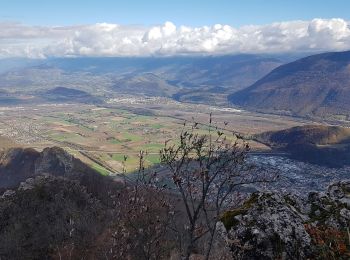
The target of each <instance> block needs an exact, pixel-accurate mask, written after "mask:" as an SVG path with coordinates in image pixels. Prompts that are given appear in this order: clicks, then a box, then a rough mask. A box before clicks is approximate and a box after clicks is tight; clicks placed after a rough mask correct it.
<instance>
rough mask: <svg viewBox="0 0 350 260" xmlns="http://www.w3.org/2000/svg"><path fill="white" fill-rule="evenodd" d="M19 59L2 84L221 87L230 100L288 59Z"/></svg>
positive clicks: (194, 92) (162, 90) (153, 91)
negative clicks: (20, 60)
mask: <svg viewBox="0 0 350 260" xmlns="http://www.w3.org/2000/svg"><path fill="white" fill-rule="evenodd" d="M1 62H2V61H1V60H0V65H1ZM3 62H4V63H5V64H8V63H9V61H3ZM18 62H19V61H17V62H16V66H13V67H10V68H9V69H8V70H2V71H1V70H0V90H1V89H3V90H8V91H17V92H26V93H31V94H33V93H34V95H35V93H36V92H37V91H43V90H48V89H53V88H56V87H58V86H65V87H67V88H74V89H79V90H82V91H86V92H87V93H89V94H91V95H92V96H99V95H100V96H104V95H108V96H110V95H118V94H131V95H134V94H139V95H148V96H161V97H170V98H172V97H174V98H175V99H177V100H180V101H186V102H196V103H197V102H199V103H212V104H213V103H215V102H216V96H217V95H216V93H217V92H215V90H216V89H217V88H221V89H222V95H221V96H224V97H221V96H220V100H224V102H225V104H226V103H227V95H228V94H230V93H232V92H234V91H237V90H240V89H242V88H245V87H247V86H249V85H250V84H252V83H254V82H255V81H256V80H258V79H259V78H261V77H262V76H264V75H266V74H267V73H269V72H270V71H271V70H272V69H274V68H276V67H277V66H279V65H281V64H283V63H284V59H283V57H281V58H279V57H271V56H267V55H228V56H183V57H134V58H133V57H124V58H123V57H110V58H106V57H85V58H81V57H80V58H49V59H47V60H41V61H39V60H38V61H35V62H32V63H28V62H26V63H25V64H24V65H23V66H20V65H19V64H17V63H18ZM24 62H25V61H24ZM5 64H4V66H5ZM1 72H2V73H1ZM198 90H201V91H198Z"/></svg>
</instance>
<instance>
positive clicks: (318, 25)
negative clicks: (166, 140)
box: [0, 19, 350, 58]
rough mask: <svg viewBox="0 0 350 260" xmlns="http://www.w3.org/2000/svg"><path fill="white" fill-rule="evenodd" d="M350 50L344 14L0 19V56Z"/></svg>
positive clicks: (37, 56)
mask: <svg viewBox="0 0 350 260" xmlns="http://www.w3.org/2000/svg"><path fill="white" fill-rule="evenodd" d="M347 49H350V26H349V22H348V21H345V20H343V19H314V20H312V21H290V22H280V23H273V24H268V25H249V26H242V27H240V28H235V27H232V26H229V25H222V24H215V25H213V26H203V27H188V26H176V25H174V24H173V23H171V22H166V23H164V24H163V25H159V26H153V27H150V28H147V27H142V26H125V25H118V24H108V23H98V24H93V25H79V26H64V27H45V26H27V25H23V24H19V23H0V57H1V58H4V57H30V58H45V57H67V56H171V55H196V54H201V55H220V54H236V53H284V52H312V51H315V52H318V51H338V50H347Z"/></svg>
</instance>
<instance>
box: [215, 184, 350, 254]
mask: <svg viewBox="0 0 350 260" xmlns="http://www.w3.org/2000/svg"><path fill="white" fill-rule="evenodd" d="M221 220H222V223H223V224H224V226H225V227H226V238H227V243H228V245H229V247H230V249H231V251H232V253H233V256H234V257H237V258H238V259H349V257H350V241H349V240H350V233H349V226H350V181H343V182H339V183H335V184H333V185H331V186H330V187H329V188H328V191H327V192H325V193H314V192H313V193H310V194H309V196H308V197H307V199H302V198H299V197H296V196H293V195H281V194H277V193H271V192H267V193H255V194H253V195H251V197H250V198H249V199H248V200H247V201H246V202H245V203H244V204H243V205H242V206H241V207H240V208H237V209H234V210H232V211H229V212H226V213H225V214H224V215H223V216H222V219H221Z"/></svg>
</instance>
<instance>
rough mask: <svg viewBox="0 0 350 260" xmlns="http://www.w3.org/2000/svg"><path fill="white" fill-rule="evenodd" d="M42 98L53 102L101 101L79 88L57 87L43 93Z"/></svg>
mask: <svg viewBox="0 0 350 260" xmlns="http://www.w3.org/2000/svg"><path fill="white" fill-rule="evenodd" d="M42 97H43V98H45V99H46V100H49V101H55V102H78V103H101V100H100V99H98V98H96V97H94V96H92V95H91V94H89V93H87V92H86V91H82V90H79V89H73V88H66V87H57V88H54V89H50V90H48V91H46V92H44V93H43V95H42Z"/></svg>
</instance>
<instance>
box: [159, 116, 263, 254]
mask: <svg viewBox="0 0 350 260" xmlns="http://www.w3.org/2000/svg"><path fill="white" fill-rule="evenodd" d="M206 127H207V133H206V134H201V131H200V130H199V129H198V123H195V122H194V123H191V125H190V126H188V125H187V123H186V122H185V123H184V127H183V129H182V131H181V134H180V136H179V142H172V141H169V142H167V143H166V145H165V147H164V149H162V150H161V163H162V164H163V165H165V166H166V167H167V168H168V169H169V171H170V173H171V177H172V180H173V184H174V187H175V190H176V192H177V193H178V194H179V196H180V197H181V203H182V204H183V207H184V212H185V213H184V216H185V220H184V221H185V234H186V241H185V242H186V246H185V248H184V250H183V257H184V258H185V259H189V258H190V256H191V254H194V253H198V251H199V249H198V247H199V241H200V240H202V243H203V241H204V244H205V248H203V249H202V250H201V255H204V256H205V259H209V257H210V253H211V250H212V248H213V243H214V240H215V237H216V233H217V223H218V221H219V219H220V217H221V216H222V214H223V212H225V211H226V210H228V209H229V208H232V206H233V205H234V204H235V202H237V201H236V200H237V196H235V191H238V190H239V188H240V187H242V186H243V185H247V184H251V183H256V182H261V181H264V180H263V179H262V178H259V177H258V176H255V175H254V174H252V172H253V171H252V169H251V167H250V166H249V165H248V164H247V163H246V157H247V153H248V151H249V149H250V147H249V145H248V143H247V142H246V141H245V140H244V139H243V137H242V136H240V135H238V134H233V135H232V136H228V135H226V134H225V133H224V132H223V131H221V130H219V129H218V127H216V126H214V124H213V123H212V116H211V115H210V119H209V124H208V125H207V126H206Z"/></svg>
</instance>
